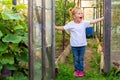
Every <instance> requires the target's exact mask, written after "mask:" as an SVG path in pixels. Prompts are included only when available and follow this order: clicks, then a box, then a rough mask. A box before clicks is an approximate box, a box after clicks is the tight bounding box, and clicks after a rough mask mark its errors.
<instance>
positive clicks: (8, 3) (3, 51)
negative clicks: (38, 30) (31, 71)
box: [0, 0, 28, 80]
mask: <svg viewBox="0 0 120 80" xmlns="http://www.w3.org/2000/svg"><path fill="white" fill-rule="evenodd" d="M0 4H1V5H2V6H3V7H2V8H1V10H0V45H1V46H0V70H1V69H2V68H3V66H5V67H6V68H7V69H8V70H11V71H12V75H11V76H10V77H3V78H2V80H16V79H17V80H27V79H28V78H27V75H28V64H27V63H28V39H27V38H28V37H27V36H28V30H27V24H26V23H27V16H26V15H25V9H26V6H25V5H23V4H22V6H19V5H16V6H13V5H12V0H4V1H2V2H1V3H0ZM20 5H21V4H20ZM1 75H2V73H1Z"/></svg>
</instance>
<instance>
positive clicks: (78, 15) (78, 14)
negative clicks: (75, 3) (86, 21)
mask: <svg viewBox="0 0 120 80" xmlns="http://www.w3.org/2000/svg"><path fill="white" fill-rule="evenodd" d="M73 19H74V20H75V21H77V22H80V21H81V20H82V19H83V13H82V11H81V10H78V11H76V13H75V15H74V16H73Z"/></svg>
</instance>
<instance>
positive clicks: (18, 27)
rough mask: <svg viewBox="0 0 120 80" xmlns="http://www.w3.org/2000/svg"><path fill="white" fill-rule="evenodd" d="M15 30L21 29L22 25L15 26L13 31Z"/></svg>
mask: <svg viewBox="0 0 120 80" xmlns="http://www.w3.org/2000/svg"><path fill="white" fill-rule="evenodd" d="M17 29H23V26H22V25H17V26H15V28H14V30H17Z"/></svg>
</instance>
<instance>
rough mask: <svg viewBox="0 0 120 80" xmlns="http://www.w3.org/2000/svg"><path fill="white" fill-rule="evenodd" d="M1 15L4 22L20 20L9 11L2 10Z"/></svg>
mask: <svg viewBox="0 0 120 80" xmlns="http://www.w3.org/2000/svg"><path fill="white" fill-rule="evenodd" d="M1 15H2V18H3V19H4V20H12V19H14V20H20V19H21V17H20V15H19V14H18V13H14V12H13V11H10V10H3V11H2V13H1Z"/></svg>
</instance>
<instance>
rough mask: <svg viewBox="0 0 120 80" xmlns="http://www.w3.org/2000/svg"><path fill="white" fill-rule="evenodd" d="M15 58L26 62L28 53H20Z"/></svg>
mask: <svg viewBox="0 0 120 80" xmlns="http://www.w3.org/2000/svg"><path fill="white" fill-rule="evenodd" d="M16 58H17V60H18V61H20V62H28V55H27V54H26V53H21V55H20V56H16Z"/></svg>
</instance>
